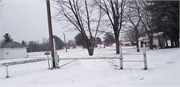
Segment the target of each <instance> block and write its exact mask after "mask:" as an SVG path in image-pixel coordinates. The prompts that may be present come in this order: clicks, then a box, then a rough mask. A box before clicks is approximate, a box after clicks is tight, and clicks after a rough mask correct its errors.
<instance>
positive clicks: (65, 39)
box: [63, 33, 67, 53]
mask: <svg viewBox="0 0 180 87" xmlns="http://www.w3.org/2000/svg"><path fill="white" fill-rule="evenodd" d="M63 35H64V42H65V47H66V38H65V34H64V33H63ZM66 53H67V48H66Z"/></svg>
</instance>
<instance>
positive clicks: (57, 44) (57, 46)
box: [53, 35, 65, 50]
mask: <svg viewBox="0 0 180 87" xmlns="http://www.w3.org/2000/svg"><path fill="white" fill-rule="evenodd" d="M53 38H54V39H55V43H56V50H58V49H61V48H62V47H64V46H65V43H64V42H63V41H62V40H61V39H60V38H59V37H58V36H56V35H53Z"/></svg>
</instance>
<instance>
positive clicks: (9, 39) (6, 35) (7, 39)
mask: <svg viewBox="0 0 180 87" xmlns="http://www.w3.org/2000/svg"><path fill="white" fill-rule="evenodd" d="M3 37H4V40H3V42H2V43H3V44H5V43H7V42H12V41H13V39H12V38H11V35H9V34H8V33H6V34H5V35H3Z"/></svg>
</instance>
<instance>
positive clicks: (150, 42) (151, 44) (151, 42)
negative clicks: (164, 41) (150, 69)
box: [149, 35, 153, 49]
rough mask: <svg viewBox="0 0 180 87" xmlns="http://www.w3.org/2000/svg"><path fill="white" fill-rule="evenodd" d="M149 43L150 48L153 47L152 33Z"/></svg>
mask: <svg viewBox="0 0 180 87" xmlns="http://www.w3.org/2000/svg"><path fill="white" fill-rule="evenodd" d="M149 44H150V49H153V36H152V35H151V36H150V37H149Z"/></svg>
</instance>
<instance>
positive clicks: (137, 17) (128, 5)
mask: <svg viewBox="0 0 180 87" xmlns="http://www.w3.org/2000/svg"><path fill="white" fill-rule="evenodd" d="M53 2H55V3H54V4H53V7H54V8H56V9H57V14H55V15H56V16H55V17H54V18H56V19H57V20H59V21H60V22H61V21H63V22H64V21H65V22H67V24H68V26H67V27H66V28H71V29H72V30H76V31H78V32H79V33H80V35H81V36H82V39H83V43H84V47H86V48H87V50H88V53H89V55H90V56H92V55H93V53H94V46H95V43H96V39H97V34H98V33H102V32H104V33H105V32H106V31H107V29H110V32H112V34H111V35H113V37H114V40H115V43H116V53H119V37H120V34H122V36H123V38H125V39H126V40H129V41H131V42H132V43H136V47H137V52H139V45H138V43H139V42H138V39H139V38H140V37H142V36H148V38H149V43H150V49H153V34H158V35H159V32H162V33H163V37H164V40H165V42H166V43H165V44H166V47H179V1H156V0H83V1H80V0H54V1H53ZM57 39H58V38H57ZM58 40H59V39H58ZM168 40H170V42H171V45H169V44H168ZM75 41H76V40H75ZM76 42H77V43H78V41H76ZM29 44H33V46H34V47H33V46H31V48H36V46H38V44H39V43H38V42H36V41H32V42H31V43H30V42H29ZM62 45H63V44H62ZM160 46H161V45H160ZM56 47H57V48H58V49H60V47H61V46H60V45H58V46H56ZM161 48H163V46H161ZM46 49H48V50H49V49H50V48H46Z"/></svg>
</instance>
